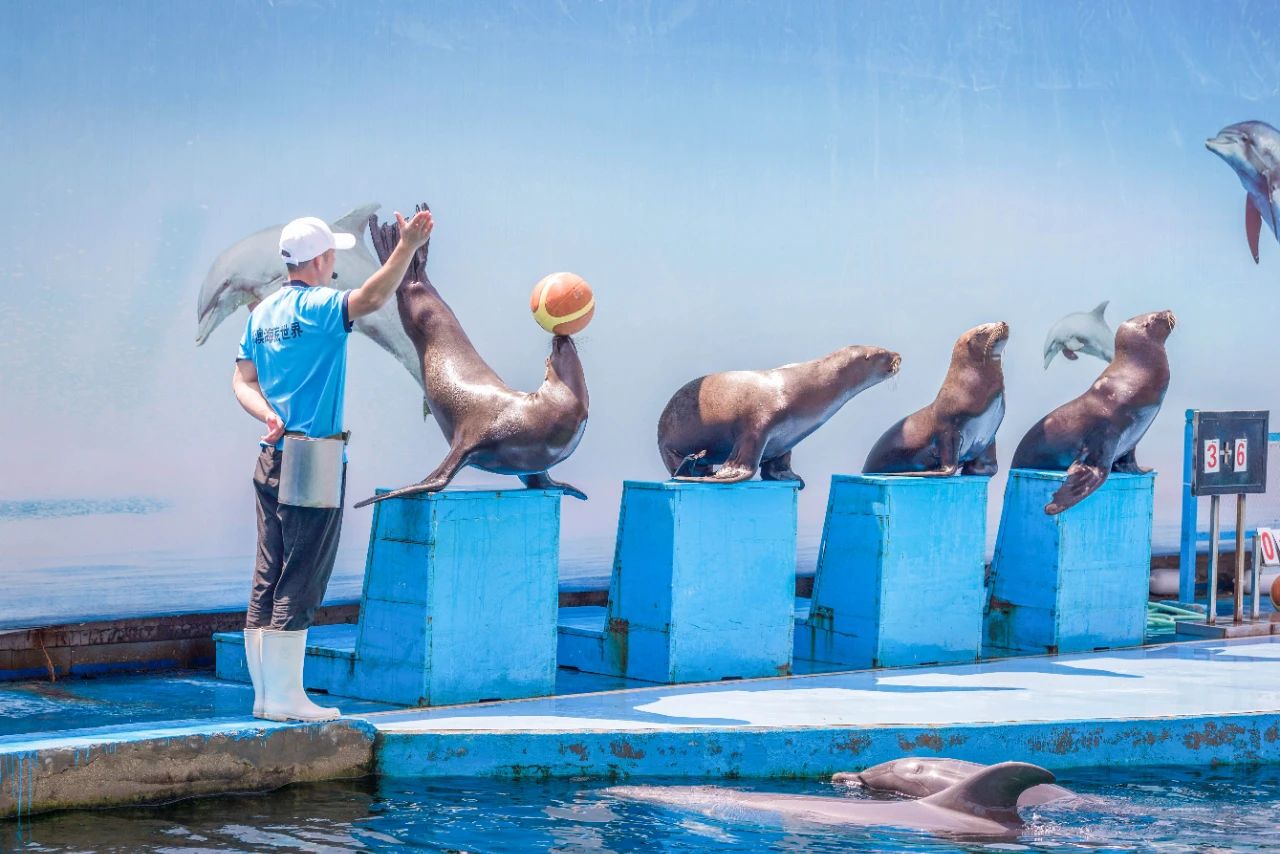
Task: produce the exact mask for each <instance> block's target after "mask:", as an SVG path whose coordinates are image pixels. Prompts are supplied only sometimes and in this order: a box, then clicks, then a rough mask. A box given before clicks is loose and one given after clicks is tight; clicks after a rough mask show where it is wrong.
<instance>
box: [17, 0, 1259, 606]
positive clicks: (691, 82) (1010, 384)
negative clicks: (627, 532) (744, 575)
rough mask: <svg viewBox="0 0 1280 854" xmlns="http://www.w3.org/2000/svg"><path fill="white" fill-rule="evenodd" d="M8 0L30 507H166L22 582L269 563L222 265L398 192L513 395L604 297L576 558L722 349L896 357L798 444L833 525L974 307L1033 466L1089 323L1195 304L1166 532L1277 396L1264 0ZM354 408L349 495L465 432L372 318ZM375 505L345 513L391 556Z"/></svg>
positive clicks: (56, 522) (358, 359) (356, 345)
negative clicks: (1030, 437)
mask: <svg viewBox="0 0 1280 854" xmlns="http://www.w3.org/2000/svg"><path fill="white" fill-rule="evenodd" d="M0 16H2V17H3V20H4V26H3V27H0V161H2V162H3V163H4V164H5V165H4V168H3V170H0V199H3V204H0V313H2V314H3V316H4V318H5V320H4V329H3V332H0V367H2V368H3V370H0V401H2V403H3V406H2V407H0V411H2V413H3V414H0V454H2V455H3V465H2V466H0V470H2V472H3V473H2V474H0V501H11V502H12V501H31V500H48V499H66V498H74V499H103V500H110V499H114V498H118V497H135V498H136V497H141V498H146V499H148V500H151V501H155V502H159V503H160V504H161V505H163V506H164V507H165V508H166V509H164V510H162V511H160V512H155V513H145V514H133V515H94V514H89V515H83V516H76V517H58V518H41V519H23V520H15V519H9V520H7V521H6V520H0V569H7V570H10V571H28V570H32V569H33V568H38V567H42V566H47V567H58V566H70V565H74V564H84V563H86V562H90V563H91V562H93V561H101V560H106V559H107V557H106V556H109V557H110V560H111V561H113V562H114V564H115V565H121V566H126V567H127V566H129V565H130V562H131V561H136V562H137V563H138V564H139V565H141V564H143V563H146V562H147V561H148V560H153V559H157V556H164V558H165V559H166V560H173V559H175V558H176V559H183V558H186V557H189V558H190V559H191V560H192V561H193V565H194V563H195V562H198V561H206V562H207V561H209V560H212V559H225V565H226V566H228V567H235V569H234V570H233V571H234V572H237V573H240V572H242V573H243V575H244V578H245V583H246V584H247V578H248V568H247V564H246V561H247V557H248V555H250V554H251V552H252V550H253V538H254V525H253V504H252V493H251V489H250V481H249V479H250V476H251V473H252V468H253V463H254V457H255V454H256V440H257V436H258V435H259V434H260V432H261V431H260V429H259V425H258V424H256V423H255V422H253V421H252V420H251V419H250V418H249V417H248V416H246V415H244V414H243V413H242V412H241V410H240V409H239V407H238V406H237V405H236V403H235V400H234V398H233V397H232V394H231V389H230V376H231V370H232V362H233V359H234V356H235V347H236V344H237V342H238V338H239V335H240V333H241V331H242V329H243V323H244V316H245V315H244V310H243V309H241V310H240V311H239V312H237V314H235V315H234V316H233V317H231V318H229V319H228V320H227V321H225V322H224V323H223V325H222V326H221V327H220V328H219V329H218V330H217V331H216V332H215V333H214V334H213V336H212V337H211V339H210V340H209V341H208V342H207V343H206V344H205V345H204V346H202V347H199V348H197V347H196V346H195V343H194V339H195V330H196V296H197V293H198V291H199V287H200V282H201V280H202V278H203V276H204V274H205V272H206V271H207V270H208V268H209V265H210V263H211V262H212V260H213V259H214V258H215V257H216V256H217V254H218V253H219V252H220V251H222V250H223V249H224V248H226V247H227V246H229V245H230V244H232V243H234V242H236V241H237V240H239V239H240V238H242V237H245V236H247V235H248V234H250V233H251V232H253V231H255V230H257V229H260V228H263V227H266V226H270V225H273V224H279V223H283V222H285V221H287V220H289V219H291V218H293V217H296V216H303V215H318V216H321V217H324V218H326V219H329V220H333V219H336V218H337V217H338V216H340V215H341V214H343V213H346V212H347V211H348V210H350V209H351V208H354V207H356V206H358V205H361V204H365V203H368V202H378V203H381V204H382V205H383V213H384V215H387V216H389V215H390V212H391V211H392V210H394V209H399V210H402V211H403V210H406V209H411V207H412V205H413V203H414V202H417V201H422V200H425V201H428V202H429V203H430V204H431V206H432V210H433V211H434V212H435V216H436V221H437V226H436V230H435V232H434V235H433V239H432V251H431V263H430V274H431V277H432V280H433V282H434V283H435V284H436V285H437V287H439V288H440V290H441V292H442V293H443V294H444V295H445V298H446V299H447V300H448V301H449V302H450V304H451V305H452V306H453V308H454V309H455V311H456V312H457V314H458V315H459V317H460V318H461V320H462V323H463V324H464V326H465V327H466V329H467V331H468V333H469V334H470V335H471V337H472V339H473V341H474V342H475V343H476V345H477V347H478V348H479V350H480V351H481V353H482V354H483V355H484V356H485V357H486V358H487V359H488V360H489V361H490V363H491V364H492V365H493V366H494V368H495V369H496V370H497V371H498V372H499V373H500V374H501V375H502V376H503V377H504V378H505V379H506V380H507V381H508V382H509V383H511V384H512V385H514V386H518V387H522V388H526V389H532V388H534V387H536V385H537V384H538V383H539V382H540V380H541V378H542V373H543V359H544V358H545V356H546V354H547V351H548V349H549V341H548V337H547V336H546V334H545V333H543V332H542V331H541V330H540V329H539V328H538V327H537V326H536V325H535V324H534V322H533V321H532V319H531V318H530V317H529V313H528V307H527V306H528V302H527V300H528V294H529V291H530V289H531V288H532V286H533V284H534V282H536V281H537V280H538V279H539V278H540V277H542V276H543V275H545V274H546V273H548V272H552V271H555V270H572V271H574V272H577V273H579V274H581V275H582V276H584V277H585V278H586V279H587V280H588V281H589V282H591V284H592V285H593V287H594V289H595V292H596V297H597V311H596V316H595V319H594V321H593V322H592V324H591V326H590V327H589V328H588V329H587V330H586V332H585V333H583V334H582V335H581V336H579V339H578V340H579V346H580V348H581V351H582V358H583V361H584V363H585V367H586V372H587V378H588V383H589V385H590V389H591V418H590V422H589V425H588V428H587V431H586V435H585V437H584V439H583V441H582V443H581V445H580V446H579V449H578V451H577V453H576V454H575V456H574V457H573V458H571V459H570V460H569V461H567V462H566V463H564V464H563V465H562V466H560V467H559V468H558V469H557V470H556V471H555V474H556V476H557V477H559V478H561V479H564V480H567V481H570V482H572V483H574V484H575V485H577V486H579V487H581V488H583V489H584V490H586V491H587V492H588V493H589V494H590V496H591V500H590V501H589V502H587V503H585V504H583V503H578V502H573V501H566V502H565V504H564V519H563V524H564V539H565V542H566V551H567V552H573V550H574V549H575V548H585V547H582V546H578V545H575V544H581V543H587V542H591V541H594V542H596V543H600V542H608V541H609V539H610V538H611V537H612V535H613V526H614V524H615V521H616V516H617V510H618V500H619V495H620V490H621V482H622V480H623V479H624V478H635V479H653V478H659V477H662V476H664V475H665V472H664V470H663V469H662V467H661V464H660V462H659V458H658V455H657V453H656V450H655V425H656V421H657V417H658V414H659V413H660V412H661V410H662V407H663V405H664V404H665V402H666V401H667V399H668V398H669V397H670V395H671V394H672V393H673V392H674V391H675V390H676V389H677V388H678V387H679V386H680V385H681V384H683V383H684V382H686V381H687V380H690V379H692V378H694V377H697V376H699V375H702V374H705V373H708V372H712V371H719V370H726V369H735V368H767V367H772V366H776V365H779V364H783V363H786V362H791V361H801V360H806V359H811V358H814V357H816V356H819V355H822V354H824V353H826V352H829V351H831V350H833V349H835V348H837V347H840V346H843V345H845V344H853V343H857V344H875V345H880V346H885V347H889V348H892V349H895V350H897V351H899V352H900V353H901V354H902V356H903V366H902V372H901V375H900V377H899V378H897V379H896V380H893V381H890V382H889V383H886V384H884V385H882V386H880V387H877V388H874V389H872V390H870V391H868V392H866V393H864V394H863V395H861V396H859V397H857V398H855V399H854V400H853V401H852V402H851V403H850V404H848V405H847V406H846V407H845V408H844V410H842V411H841V412H840V413H839V414H837V415H836V416H835V417H834V418H832V419H831V421H830V422H828V424H827V425H826V426H825V427H824V428H823V429H822V430H820V431H819V432H817V433H816V434H814V435H813V436H812V437H810V438H809V439H807V440H805V442H804V443H803V444H801V445H800V446H799V447H798V449H797V450H796V452H795V454H794V466H795V469H796V471H797V472H799V473H800V474H802V475H803V476H804V477H805V478H806V480H807V481H808V483H809V488H808V489H806V490H805V491H804V493H802V497H801V530H800V536H801V539H802V540H808V541H813V540H816V538H817V536H818V533H819V531H820V527H821V518H822V511H823V509H824V506H825V501H826V493H827V481H828V478H829V476H830V475H831V474H832V473H833V472H856V471H858V470H860V467H861V464H862V461H863V459H864V457H865V455H866V452H867V450H868V449H869V447H870V445H871V443H872V442H874V440H875V439H876V437H878V436H879V435H880V433H881V432H882V431H883V430H884V429H885V428H887V427H888V426H889V425H890V424H892V423H893V422H894V421H895V420H896V419H898V418H899V417H901V416H902V415H904V414H906V413H907V412H910V411H912V410H914V409H916V408H919V407H920V406H923V405H924V404H926V403H928V402H929V401H930V400H931V399H932V398H933V396H934V394H935V393H936V391H937V388H938V385H939V383H940V381H941V379H942V376H943V374H944V373H945V371H946V367H947V360H948V358H949V354H950V351H951V347H952V345H953V343H954V341H955V339H956V337H957V336H958V335H960V334H961V333H962V332H964V331H965V330H966V329H968V328H969V327H972V326H974V325H976V324H979V323H983V322H987V321H993V320H1005V321H1008V322H1009V324H1010V326H1011V328H1012V334H1011V340H1010V343H1009V345H1008V348H1007V350H1006V351H1005V374H1006V384H1007V394H1008V414H1007V417H1006V419H1005V422H1004V426H1003V428H1002V429H1001V432H1000V434H999V442H998V446H999V449H1000V462H1001V465H1002V466H1007V465H1008V462H1009V458H1010V456H1011V455H1012V452H1013V449H1014V447H1015V446H1016V444H1017V442H1018V440H1019V439H1020V438H1021V436H1022V435H1023V433H1024V432H1025V431H1026V429H1027V428H1028V427H1030V426H1031V424H1033V423H1034V422H1035V421H1036V420H1038V419H1039V418H1040V417H1042V416H1043V415H1044V414H1045V413H1047V412H1048V411H1049V410H1051V409H1052V408H1053V407H1055V406H1057V405H1059V404H1061V403H1063V402H1065V401H1066V400H1068V399H1070V398H1071V397H1074V396H1075V395H1077V394H1079V393H1080V392H1081V391H1083V390H1084V389H1085V388H1086V387H1087V386H1088V385H1089V384H1090V382H1092V380H1093V379H1094V378H1095V377H1096V375H1097V374H1098V372H1099V371H1100V370H1101V369H1102V367H1103V365H1102V363H1101V362H1099V361H1097V360H1094V359H1090V358H1088V357H1082V358H1081V359H1080V360H1079V361H1078V362H1074V363H1070V362H1066V361H1064V360H1062V359H1058V360H1056V361H1055V362H1054V364H1052V365H1051V366H1050V367H1049V369H1048V370H1045V369H1044V368H1043V366H1042V362H1043V359H1042V347H1043V343H1044V338H1045V334H1046V332H1047V330H1048V329H1049V327H1050V326H1051V325H1052V324H1053V323H1054V322H1055V321H1056V320H1057V319H1059V318H1060V317H1061V316H1063V315H1064V314H1067V313H1069V312H1073V311H1085V310H1088V309H1090V308H1092V307H1093V306H1094V305H1095V304H1097V303H1098V302H1100V301H1101V300H1104V299H1109V300H1111V307H1110V309H1109V311H1108V315H1107V316H1108V320H1109V321H1110V323H1111V325H1112V326H1113V327H1114V326H1116V325H1117V324H1118V323H1119V322H1121V321H1122V320H1124V319H1125V318H1127V317H1130V316H1133V315H1136V314H1139V313H1142V312H1147V311H1152V310H1157V309H1164V308H1171V309H1173V310H1174V311H1175V312H1176V313H1177V314H1178V317H1179V319H1180V324H1179V326H1178V328H1177V330H1176V331H1175V332H1174V333H1173V336H1172V337H1171V338H1170V341H1169V353H1170V358H1171V362H1172V372H1173V381H1172V384H1171V386H1170V390H1169V395H1168V398H1167V400H1166V402H1165V406H1164V410H1163V412H1162V414H1161V416H1160V417H1159V419H1158V420H1157V421H1156V422H1155V424H1154V426H1153V427H1152V429H1151V432H1150V433H1149V435H1148V437H1147V438H1146V440H1145V441H1144V442H1143V443H1142V445H1141V446H1140V447H1139V451H1138V454H1139V459H1140V461H1142V462H1144V463H1145V464H1147V465H1154V466H1156V467H1157V468H1158V469H1159V471H1160V476H1159V478H1158V481H1157V510H1156V512H1157V520H1156V521H1157V526H1158V527H1160V526H1163V527H1164V528H1166V529H1169V527H1170V526H1172V525H1174V524H1176V519H1177V514H1178V494H1179V480H1180V476H1181V457H1180V454H1181V450H1180V449H1181V441H1182V432H1181V429H1182V420H1183V414H1182V413H1183V410H1184V409H1186V408H1188V407H1196V408H1204V409H1218V408H1250V409H1252V408H1259V409H1269V408H1271V407H1272V405H1273V404H1274V403H1275V400H1276V391H1275V389H1276V382H1275V354H1276V345H1275V341H1274V333H1273V329H1274V327H1275V323H1274V319H1273V315H1274V309H1273V302H1274V294H1275V292H1276V288H1277V287H1278V286H1280V245H1277V244H1276V242H1275V240H1274V239H1273V238H1272V237H1271V236H1270V235H1264V237H1263V241H1262V261H1261V264H1259V265H1255V264H1254V263H1253V261H1252V259H1251V257H1250V255H1249V251H1248V248H1247V245H1246V242H1245V236H1244V226H1243V195H1244V192H1243V190H1242V189H1241V188H1240V186H1239V183H1238V181H1237V179H1236V178H1235V176H1234V174H1233V173H1232V172H1231V171H1230V170H1229V169H1228V167H1227V166H1226V165H1225V164H1223V163H1222V162H1221V161H1219V160H1218V159H1217V158H1216V157H1214V156H1213V155H1212V154H1210V153H1209V152H1208V151H1206V150H1205V148H1204V144H1203V143H1204V140H1205V139H1206V138H1208V137H1210V136H1213V135H1214V134H1215V133H1216V132H1217V131H1218V130H1219V129H1220V128H1221V127H1223V126H1224V125H1227V124H1231V123H1233V122H1237V121H1242V120H1246V119H1261V120H1264V121H1270V122H1272V123H1275V124H1280V43H1278V42H1280V29H1277V28H1276V27H1275V26H1274V23H1275V7H1274V5H1272V4H1270V3H1259V4H1253V3H1248V2H1235V3H1225V2H1224V3H1207V2H1206V3H1191V2H1150V3H1147V2H1134V3H1129V2H1112V3H1099V2H1087V3H1081V4H1074V3H1067V2H1064V3H1042V2H1028V3H1016V2H1015V3H991V2H973V3H966V2H936V3H903V2H863V3H845V2H832V3H812V2H799V3H794V4H788V3H781V2H762V3H755V4H752V3H700V2H689V0H686V2H671V3H665V2H653V3H600V2H567V0H566V2H560V3H552V2H530V3H523V2H502V3H475V2H460V3H432V4H407V3H398V2H397V3H378V2H359V3H356V2H350V3H330V2H281V1H280V0H277V1H276V2H274V3H266V2H227V3H196V2H166V3H160V2H142V0H139V2H129V3H123V4H105V3H87V2H78V3H68V2H40V3H35V2H27V0H19V2H15V3H8V4H5V6H4V9H3V11H2V12H0ZM347 424H348V426H349V428H350V429H351V430H352V431H353V433H354V437H355V438H354V441H353V444H352V446H351V449H350V458H351V467H350V473H349V487H348V494H349V496H350V497H352V498H353V499H355V498H361V497H364V496H366V495H368V494H371V492H372V490H373V488H374V487H375V486H399V485H402V484H405V483H409V482H412V481H416V480H418V479H420V478H421V477H422V476H423V475H425V474H426V473H427V472H428V471H430V470H431V469H432V468H434V466H435V464H436V462H437V461H438V460H439V459H440V457H442V456H443V454H444V450H445V443H444V441H443V439H442V437H441V436H440V434H439V431H438V429H437V428H436V426H435V424H434V422H426V423H424V422H423V420H422V418H421V401H420V394H419V392H418V390H417V388H416V387H415V386H414V384H413V383H412V381H411V380H410V379H409V378H408V377H407V375H405V373H404V371H403V370H402V369H401V368H400V367H399V366H398V365H396V364H395V363H394V362H393V361H392V360H391V358H390V357H388V356H387V355H386V354H384V353H383V352H382V351H380V350H378V349H377V348H376V347H374V346H373V345H372V344H371V343H370V342H368V341H367V340H363V339H360V338H356V337H353V341H352V344H351V354H350V372H349V378H348V394H347ZM457 482H458V483H460V484H494V483H502V484H509V483H510V479H502V478H495V477H491V476H488V475H484V474H481V473H478V472H475V471H468V472H465V473H464V474H463V475H462V476H461V477H459V479H458V481H457ZM1003 482H1004V480H1003V475H1002V476H1001V477H1000V478H998V479H997V480H996V481H995V482H994V483H993V486H992V493H991V495H992V497H991V508H992V519H993V525H994V522H995V520H996V516H997V514H998V508H999V497H1000V495H1001V492H1002V489H1003ZM1259 506H1260V507H1262V506H1263V504H1261V503H1259ZM369 521H370V510H368V509H365V510H360V511H351V510H348V513H347V517H346V527H345V530H344V534H343V538H344V539H343V547H344V560H345V561H348V563H353V564H354V565H356V566H357V568H358V564H359V562H360V560H361V558H362V555H363V552H364V548H365V541H366V539H367V532H368V526H369ZM606 560H607V558H606ZM605 569H606V568H605V567H602V568H601V571H605ZM237 577H238V576H237Z"/></svg>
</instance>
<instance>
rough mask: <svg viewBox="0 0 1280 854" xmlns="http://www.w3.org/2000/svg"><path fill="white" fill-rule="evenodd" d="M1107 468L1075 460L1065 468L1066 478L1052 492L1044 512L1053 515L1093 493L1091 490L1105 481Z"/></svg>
mask: <svg viewBox="0 0 1280 854" xmlns="http://www.w3.org/2000/svg"><path fill="white" fill-rule="evenodd" d="M1107 473H1108V472H1107V470H1106V469H1104V468H1102V467H1100V466H1096V465H1093V464H1091V463H1084V462H1080V461H1079V460H1077V461H1076V462H1074V463H1072V464H1071V467H1070V468H1068V469H1067V479H1066V482H1064V483H1063V484H1062V486H1060V487H1058V491H1057V492H1055V493H1054V494H1053V500H1052V501H1050V502H1049V503H1048V504H1047V505H1045V508H1044V512H1046V513H1048V514H1049V515H1050V516H1055V515H1057V514H1058V513H1061V512H1062V511H1063V510H1066V509H1067V508H1069V507H1074V506H1075V505H1077V504H1079V503H1080V502H1081V501H1083V500H1084V499H1086V498H1088V497H1089V496H1090V495H1092V494H1093V491H1094V490H1095V489H1097V488H1098V487H1099V486H1102V484H1104V483H1106V481H1107Z"/></svg>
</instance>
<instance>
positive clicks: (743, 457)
mask: <svg viewBox="0 0 1280 854" xmlns="http://www.w3.org/2000/svg"><path fill="white" fill-rule="evenodd" d="M763 452H764V436H763V431H761V430H747V431H746V432H744V433H743V434H742V435H741V436H739V437H738V441H737V444H735V445H734V446H733V450H732V451H730V452H729V457H728V459H726V460H725V461H724V463H723V464H722V465H721V466H720V468H719V469H718V470H717V471H716V473H715V474H713V475H710V476H702V477H694V476H687V475H676V476H675V477H674V478H673V479H674V480H681V481H688V482H691V483H741V482H742V481H744V480H751V478H752V477H754V476H755V473H756V471H757V470H758V469H759V468H760V455H761V454H762V453H763Z"/></svg>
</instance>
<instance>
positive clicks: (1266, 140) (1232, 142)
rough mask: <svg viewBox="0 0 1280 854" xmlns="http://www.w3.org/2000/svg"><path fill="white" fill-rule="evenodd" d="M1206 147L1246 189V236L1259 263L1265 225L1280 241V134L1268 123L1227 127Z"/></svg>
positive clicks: (1208, 140)
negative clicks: (1228, 167) (1234, 173)
mask: <svg viewBox="0 0 1280 854" xmlns="http://www.w3.org/2000/svg"><path fill="white" fill-rule="evenodd" d="M1204 147H1205V148H1207V149H1209V150H1210V151H1212V152H1213V153H1214V154H1216V155H1218V156H1219V157H1221V158H1222V159H1223V160H1225V161H1226V163H1227V165H1228V166H1230V167H1231V168H1232V169H1234V170H1235V172H1236V175H1237V176H1238V177H1239V178H1240V183H1241V185H1243V186H1244V193H1245V195H1244V234H1245V238H1246V239H1247V240H1248V241H1249V251H1250V252H1251V253H1253V263H1255V264H1256V263H1258V237H1259V235H1260V234H1261V232H1262V224H1263V223H1264V222H1265V223H1266V224H1267V228H1269V229H1271V236H1272V237H1274V238H1276V240H1278V241H1280V231H1277V228H1280V131H1278V130H1276V129H1275V128H1273V127H1272V126H1271V125H1269V124H1267V123H1266V122H1259V121H1250V122H1238V123H1237V124H1234V125H1227V126H1226V127H1224V128H1223V129H1222V130H1220V131H1218V135H1217V136H1215V137H1213V138H1212V139H1207V140H1205V143H1204Z"/></svg>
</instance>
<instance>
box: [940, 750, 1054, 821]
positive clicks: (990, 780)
mask: <svg viewBox="0 0 1280 854" xmlns="http://www.w3.org/2000/svg"><path fill="white" fill-rule="evenodd" d="M1055 779H1056V778H1055V777H1054V776H1053V773H1052V772H1050V771H1047V770H1045V769H1044V768H1041V767H1040V766H1039V765H1031V764H1028V763H1026V762H1001V763H1000V764H999V765H992V766H990V767H988V768H984V769H982V770H981V771H979V772H977V773H976V774H974V775H973V776H972V777H969V778H968V779H966V780H962V781H960V782H959V783H956V784H955V785H954V786H948V787H947V788H945V789H943V790H942V791H941V792H938V794H936V795H930V796H929V797H927V798H924V799H923V800H922V801H921V803H926V804H931V805H933V806H935V807H942V808H943V809H949V810H955V811H956V812H962V813H967V814H969V815H978V816H982V817H983V818H991V819H995V820H997V821H1006V822H1007V821H1019V820H1020V819H1018V796H1019V795H1021V794H1022V793H1023V792H1025V791H1026V790H1027V789H1030V788H1031V787H1032V786H1039V785H1042V784H1044V783H1052V782H1053V781H1054V780H1055Z"/></svg>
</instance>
